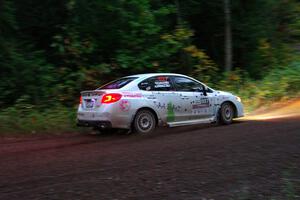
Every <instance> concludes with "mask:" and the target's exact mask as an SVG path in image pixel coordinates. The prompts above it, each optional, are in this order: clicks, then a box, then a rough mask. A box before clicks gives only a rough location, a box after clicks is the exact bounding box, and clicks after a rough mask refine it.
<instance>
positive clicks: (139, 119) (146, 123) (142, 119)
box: [133, 110, 156, 135]
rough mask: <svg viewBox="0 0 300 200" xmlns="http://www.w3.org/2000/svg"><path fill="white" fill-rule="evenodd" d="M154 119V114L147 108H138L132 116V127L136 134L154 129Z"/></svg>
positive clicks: (147, 132)
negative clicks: (133, 116)
mask: <svg viewBox="0 0 300 200" xmlns="http://www.w3.org/2000/svg"><path fill="white" fill-rule="evenodd" d="M155 127H156V120H155V116H154V114H153V113H152V112H151V111H149V110H140V111H138V113H137V114H136V116H135V118H134V123H133V128H134V131H135V132H136V133H138V134H142V135H146V134H150V133H151V132H153V131H154V129H155Z"/></svg>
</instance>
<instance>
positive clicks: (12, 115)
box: [0, 105, 80, 135]
mask: <svg viewBox="0 0 300 200" xmlns="http://www.w3.org/2000/svg"><path fill="white" fill-rule="evenodd" d="M75 120H76V109H75V108H67V107H64V106H53V107H51V108H48V109H43V110H41V109H38V108H35V107H34V106H31V105H22V106H20V105H15V106H13V107H9V108H7V109H3V110H1V111H0V122H1V123H0V134H1V135H8V134H36V133H39V134H40V133H46V134H60V133H66V132H79V131H80V129H78V128H77V127H76V121H75Z"/></svg>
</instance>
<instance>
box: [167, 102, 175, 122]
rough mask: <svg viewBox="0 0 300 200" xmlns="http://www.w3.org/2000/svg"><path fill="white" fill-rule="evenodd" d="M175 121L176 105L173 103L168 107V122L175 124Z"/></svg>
mask: <svg viewBox="0 0 300 200" xmlns="http://www.w3.org/2000/svg"><path fill="white" fill-rule="evenodd" d="M174 120H175V113H174V105H173V104H172V102H169V103H168V106H167V121H168V122H173V121H174Z"/></svg>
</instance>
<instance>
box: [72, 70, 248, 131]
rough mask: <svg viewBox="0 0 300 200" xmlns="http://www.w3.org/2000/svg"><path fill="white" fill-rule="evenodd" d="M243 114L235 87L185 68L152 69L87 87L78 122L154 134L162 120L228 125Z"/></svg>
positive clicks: (172, 124) (165, 123) (171, 124)
mask: <svg viewBox="0 0 300 200" xmlns="http://www.w3.org/2000/svg"><path fill="white" fill-rule="evenodd" d="M243 115H244V111H243V105H242V103H241V99H240V98H239V97H237V96H235V95H233V94H231V93H229V92H223V91H218V90H214V89H212V88H210V87H208V86H206V85H205V84H203V83H201V82H200V81H198V80H196V79H194V78H191V77H188V76H185V75H181V74H173V73H152V74H139V75H132V76H127V77H123V78H120V79H118V80H115V81H112V82H110V83H108V84H106V85H103V86H102V87H100V88H98V89H96V90H91V91H82V92H81V97H80V105H79V107H78V113H77V124H78V125H79V126H86V127H95V128H99V129H102V130H107V129H128V130H133V131H134V132H136V133H139V134H149V133H151V132H153V130H154V129H155V128H156V127H157V126H169V127H175V126H183V125H193V124H200V123H212V122H218V123H220V124H225V125H227V124H230V123H232V120H233V118H238V117H242V116H243Z"/></svg>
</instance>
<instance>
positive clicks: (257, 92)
mask: <svg viewBox="0 0 300 200" xmlns="http://www.w3.org/2000/svg"><path fill="white" fill-rule="evenodd" d="M299 74H300V62H299V61H298V62H294V63H291V64H290V65H288V66H284V67H283V66H282V67H277V68H276V69H275V70H273V71H271V72H269V73H268V74H267V75H266V76H265V77H264V78H263V79H262V80H260V81H254V80H251V79H250V78H249V76H248V75H247V73H245V72H244V71H241V70H235V71H233V72H231V73H229V74H225V75H224V78H223V79H222V81H220V82H219V83H218V84H217V85H216V87H217V88H220V89H221V90H227V91H231V92H233V93H235V94H237V95H239V96H240V97H241V98H242V100H243V103H244V104H245V105H246V108H247V111H250V110H253V109H254V108H257V107H258V106H261V105H262V104H264V105H265V104H266V103H268V102H275V101H278V100H281V99H288V98H294V97H298V96H299V95H300V76H299Z"/></svg>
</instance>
